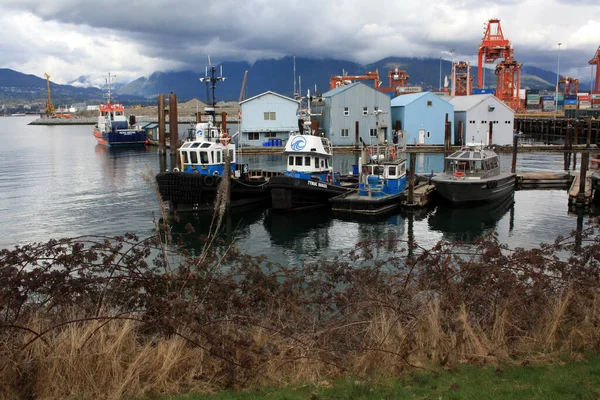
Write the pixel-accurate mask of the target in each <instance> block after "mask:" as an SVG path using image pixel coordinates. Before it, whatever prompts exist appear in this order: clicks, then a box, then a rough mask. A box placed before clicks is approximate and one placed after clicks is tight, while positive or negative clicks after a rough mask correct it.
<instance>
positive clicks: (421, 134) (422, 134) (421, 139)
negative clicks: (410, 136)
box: [418, 129, 425, 144]
mask: <svg viewBox="0 0 600 400" xmlns="http://www.w3.org/2000/svg"><path fill="white" fill-rule="evenodd" d="M418 144H425V129H419V143H418Z"/></svg>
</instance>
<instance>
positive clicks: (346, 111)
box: [344, 107, 350, 117]
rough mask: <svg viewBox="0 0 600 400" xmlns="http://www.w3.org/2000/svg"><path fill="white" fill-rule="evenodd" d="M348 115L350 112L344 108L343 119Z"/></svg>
mask: <svg viewBox="0 0 600 400" xmlns="http://www.w3.org/2000/svg"><path fill="white" fill-rule="evenodd" d="M349 115H350V110H349V109H348V107H344V117H347V116H349Z"/></svg>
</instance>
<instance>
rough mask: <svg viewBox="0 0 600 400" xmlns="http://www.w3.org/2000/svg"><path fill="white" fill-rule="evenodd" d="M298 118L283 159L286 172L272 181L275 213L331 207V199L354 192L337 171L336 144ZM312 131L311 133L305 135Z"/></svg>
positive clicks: (308, 122) (269, 184)
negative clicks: (334, 165)
mask: <svg viewBox="0 0 600 400" xmlns="http://www.w3.org/2000/svg"><path fill="white" fill-rule="evenodd" d="M304 125H305V123H304V121H303V120H302V119H298V132H293V133H290V138H289V140H288V141H287V143H286V145H285V150H284V152H283V158H284V160H285V162H286V166H287V167H286V172H285V175H282V176H273V177H271V178H270V179H269V183H268V190H269V192H270V193H271V208H272V209H273V210H275V211H301V210H310V209H315V208H320V207H327V208H328V207H329V199H330V198H332V197H335V196H337V195H339V194H342V193H346V192H348V191H349V190H350V188H349V187H348V186H346V185H345V184H343V182H342V180H341V176H340V173H339V172H338V171H334V170H333V165H332V161H333V154H332V145H331V142H330V141H329V139H327V138H326V137H324V136H323V134H319V133H318V132H316V131H314V130H312V129H311V127H310V121H307V124H306V125H307V126H306V128H305V126H304ZM305 129H308V131H307V132H308V133H304V132H305Z"/></svg>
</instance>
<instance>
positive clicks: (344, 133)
mask: <svg viewBox="0 0 600 400" xmlns="http://www.w3.org/2000/svg"><path fill="white" fill-rule="evenodd" d="M340 136H341V137H348V128H342V132H341V134H340Z"/></svg>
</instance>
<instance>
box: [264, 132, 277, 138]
mask: <svg viewBox="0 0 600 400" xmlns="http://www.w3.org/2000/svg"><path fill="white" fill-rule="evenodd" d="M274 137H277V133H275V132H265V138H274Z"/></svg>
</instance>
